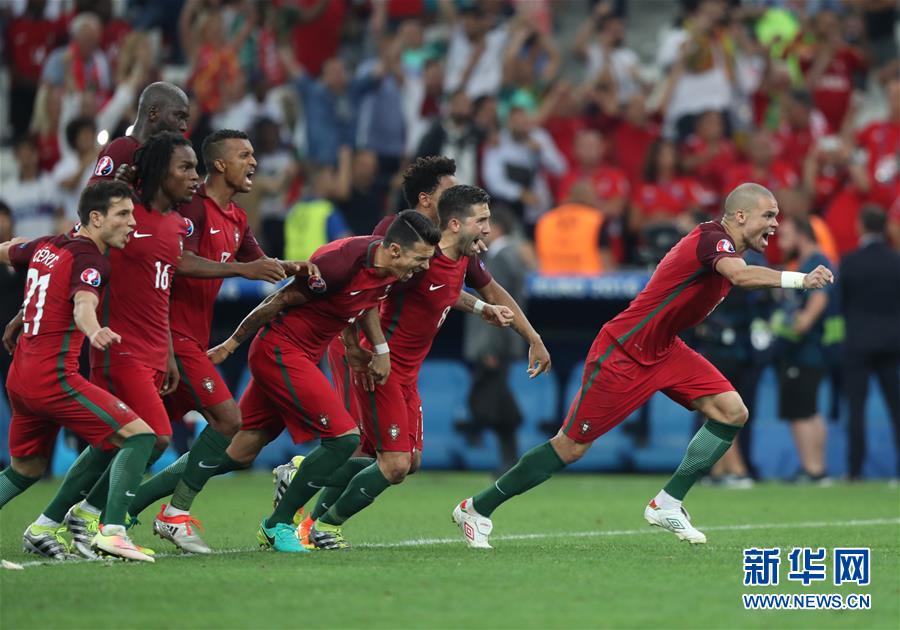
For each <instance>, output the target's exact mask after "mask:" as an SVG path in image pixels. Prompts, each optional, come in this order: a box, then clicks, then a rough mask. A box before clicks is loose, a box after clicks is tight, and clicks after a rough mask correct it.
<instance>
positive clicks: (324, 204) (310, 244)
mask: <svg viewBox="0 0 900 630" xmlns="http://www.w3.org/2000/svg"><path fill="white" fill-rule="evenodd" d="M351 160H352V152H351V151H350V149H348V148H346V147H343V148H342V149H341V156H340V160H339V164H340V166H339V167H338V168H337V169H336V168H334V167H333V166H329V165H310V172H309V176H308V179H307V181H306V190H305V192H304V194H303V198H302V199H301V200H300V201H298V202H297V203H295V204H294V206H293V207H292V208H291V209H290V212H289V213H288V216H287V220H286V221H285V224H284V256H285V258H287V259H288V260H309V257H310V256H311V255H312V253H313V252H314V251H316V249H318V248H319V247H321V246H322V245H324V244H325V243H330V242H331V241H333V240H336V239H339V238H344V237H346V236H350V234H351V232H350V228H349V227H348V226H347V223H346V221H344V218H343V216H342V215H341V212H340V210H339V209H338V207H337V205H336V204H335V202H334V201H333V200H334V199H344V198H346V196H347V193H348V190H349V183H350V168H351Z"/></svg>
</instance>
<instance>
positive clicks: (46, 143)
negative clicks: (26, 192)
mask: <svg viewBox="0 0 900 630" xmlns="http://www.w3.org/2000/svg"><path fill="white" fill-rule="evenodd" d="M61 116H62V90H60V89H58V88H54V87H52V86H50V85H47V84H44V85H41V87H40V88H39V89H38V91H37V96H35V99H34V111H33V114H32V117H31V125H30V127H29V130H30V132H31V133H32V135H33V136H34V141H35V142H36V143H37V147H38V156H39V158H38V159H39V163H40V168H41V170H42V171H50V170H53V167H54V166H56V163H57V162H58V161H59V158H60V156H61V155H62V149H61V147H60V126H61V125H60V119H61Z"/></svg>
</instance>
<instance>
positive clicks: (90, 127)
mask: <svg viewBox="0 0 900 630" xmlns="http://www.w3.org/2000/svg"><path fill="white" fill-rule="evenodd" d="M66 144H68V146H69V149H70V151H68V152H67V153H66V155H65V156H64V157H63V158H62V159H61V160H60V161H59V162H58V163H57V164H56V166H55V167H54V169H53V172H52V173H51V174H50V177H51V179H52V180H53V183H54V184H55V185H56V186H57V187H58V190H59V194H60V200H61V202H62V206H63V220H64V221H65V222H66V227H68V226H70V225H74V224H75V223H76V222H77V221H78V200H79V199H80V198H81V191H82V190H84V187H85V186H87V183H88V180H89V179H90V178H91V175H93V173H94V164H96V163H97V153H98V151H99V148H100V147H99V146H97V127H96V125H94V119H93V118H89V117H82V118H76V119H75V120H73V121H71V122H70V123H69V124H68V125H66Z"/></svg>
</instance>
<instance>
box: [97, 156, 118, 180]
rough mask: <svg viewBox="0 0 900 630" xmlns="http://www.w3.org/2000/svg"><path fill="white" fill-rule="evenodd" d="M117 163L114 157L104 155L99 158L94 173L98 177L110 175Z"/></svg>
mask: <svg viewBox="0 0 900 630" xmlns="http://www.w3.org/2000/svg"><path fill="white" fill-rule="evenodd" d="M115 166H116V165H115V164H113V161H112V158H111V157H109V156H108V155H104V156H103V157H102V158H100V159H99V160H97V168H95V169H94V175H96V176H97V177H109V176H110V175H112V172H113V168H115Z"/></svg>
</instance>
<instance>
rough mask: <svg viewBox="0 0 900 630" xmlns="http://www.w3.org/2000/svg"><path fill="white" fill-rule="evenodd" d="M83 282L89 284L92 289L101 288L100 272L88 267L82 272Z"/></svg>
mask: <svg viewBox="0 0 900 630" xmlns="http://www.w3.org/2000/svg"><path fill="white" fill-rule="evenodd" d="M81 281H82V282H84V283H85V284H89V285H91V286H92V287H99V286H100V272H99V271H97V270H96V269H94V268H93V267H88V268H87V269H85V270H84V271H82V272H81Z"/></svg>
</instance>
